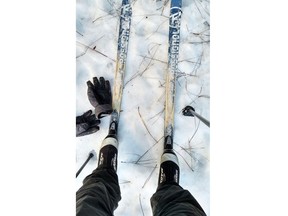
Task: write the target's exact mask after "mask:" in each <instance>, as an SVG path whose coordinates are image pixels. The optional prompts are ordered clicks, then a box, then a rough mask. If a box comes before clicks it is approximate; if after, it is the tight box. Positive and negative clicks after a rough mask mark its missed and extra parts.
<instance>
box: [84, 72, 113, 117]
mask: <svg viewBox="0 0 288 216" xmlns="http://www.w3.org/2000/svg"><path fill="white" fill-rule="evenodd" d="M87 86H88V90H87V95H88V99H89V101H90V103H91V105H92V106H93V107H94V108H95V115H96V117H97V118H98V119H100V118H102V117H104V116H105V115H108V114H111V112H112V95H111V87H110V83H109V81H108V80H105V79H104V78H103V77H100V79H99V80H98V78H97V77H93V83H92V82H91V81H90V80H89V81H87Z"/></svg>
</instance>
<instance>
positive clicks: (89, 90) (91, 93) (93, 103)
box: [87, 88, 98, 107]
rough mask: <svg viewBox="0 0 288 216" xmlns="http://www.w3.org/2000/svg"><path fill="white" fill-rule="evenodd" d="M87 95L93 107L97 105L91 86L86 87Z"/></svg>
mask: <svg viewBox="0 0 288 216" xmlns="http://www.w3.org/2000/svg"><path fill="white" fill-rule="evenodd" d="M87 96H88V100H89V102H90V104H91V105H92V106H93V107H96V106H98V103H97V99H96V97H95V94H94V91H93V89H92V88H88V89H87Z"/></svg>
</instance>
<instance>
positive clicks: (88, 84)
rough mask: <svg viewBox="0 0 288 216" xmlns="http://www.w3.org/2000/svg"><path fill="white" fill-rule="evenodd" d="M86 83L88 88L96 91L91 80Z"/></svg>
mask: <svg viewBox="0 0 288 216" xmlns="http://www.w3.org/2000/svg"><path fill="white" fill-rule="evenodd" d="M86 83H87V86H88V88H91V89H94V85H93V84H92V82H91V81H90V80H88V81H87V82H86Z"/></svg>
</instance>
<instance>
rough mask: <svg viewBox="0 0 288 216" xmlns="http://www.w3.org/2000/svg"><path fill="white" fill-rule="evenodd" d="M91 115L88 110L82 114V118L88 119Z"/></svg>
mask: <svg viewBox="0 0 288 216" xmlns="http://www.w3.org/2000/svg"><path fill="white" fill-rule="evenodd" d="M91 115H92V110H88V111H86V112H85V113H84V114H83V117H85V118H88V117H89V116H91Z"/></svg>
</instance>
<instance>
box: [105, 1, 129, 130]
mask: <svg viewBox="0 0 288 216" xmlns="http://www.w3.org/2000/svg"><path fill="white" fill-rule="evenodd" d="M131 17H132V8H131V5H130V2H129V0H123V1H122V6H121V14H120V23H119V35H118V47H117V59H116V70H115V76H114V87H113V96H112V108H113V112H112V114H111V120H110V126H109V134H110V135H112V134H113V135H117V128H118V122H119V117H120V109H121V101H122V93H123V85H124V74H125V70H126V59H127V53H128V43H129V36H130V26H131Z"/></svg>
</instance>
